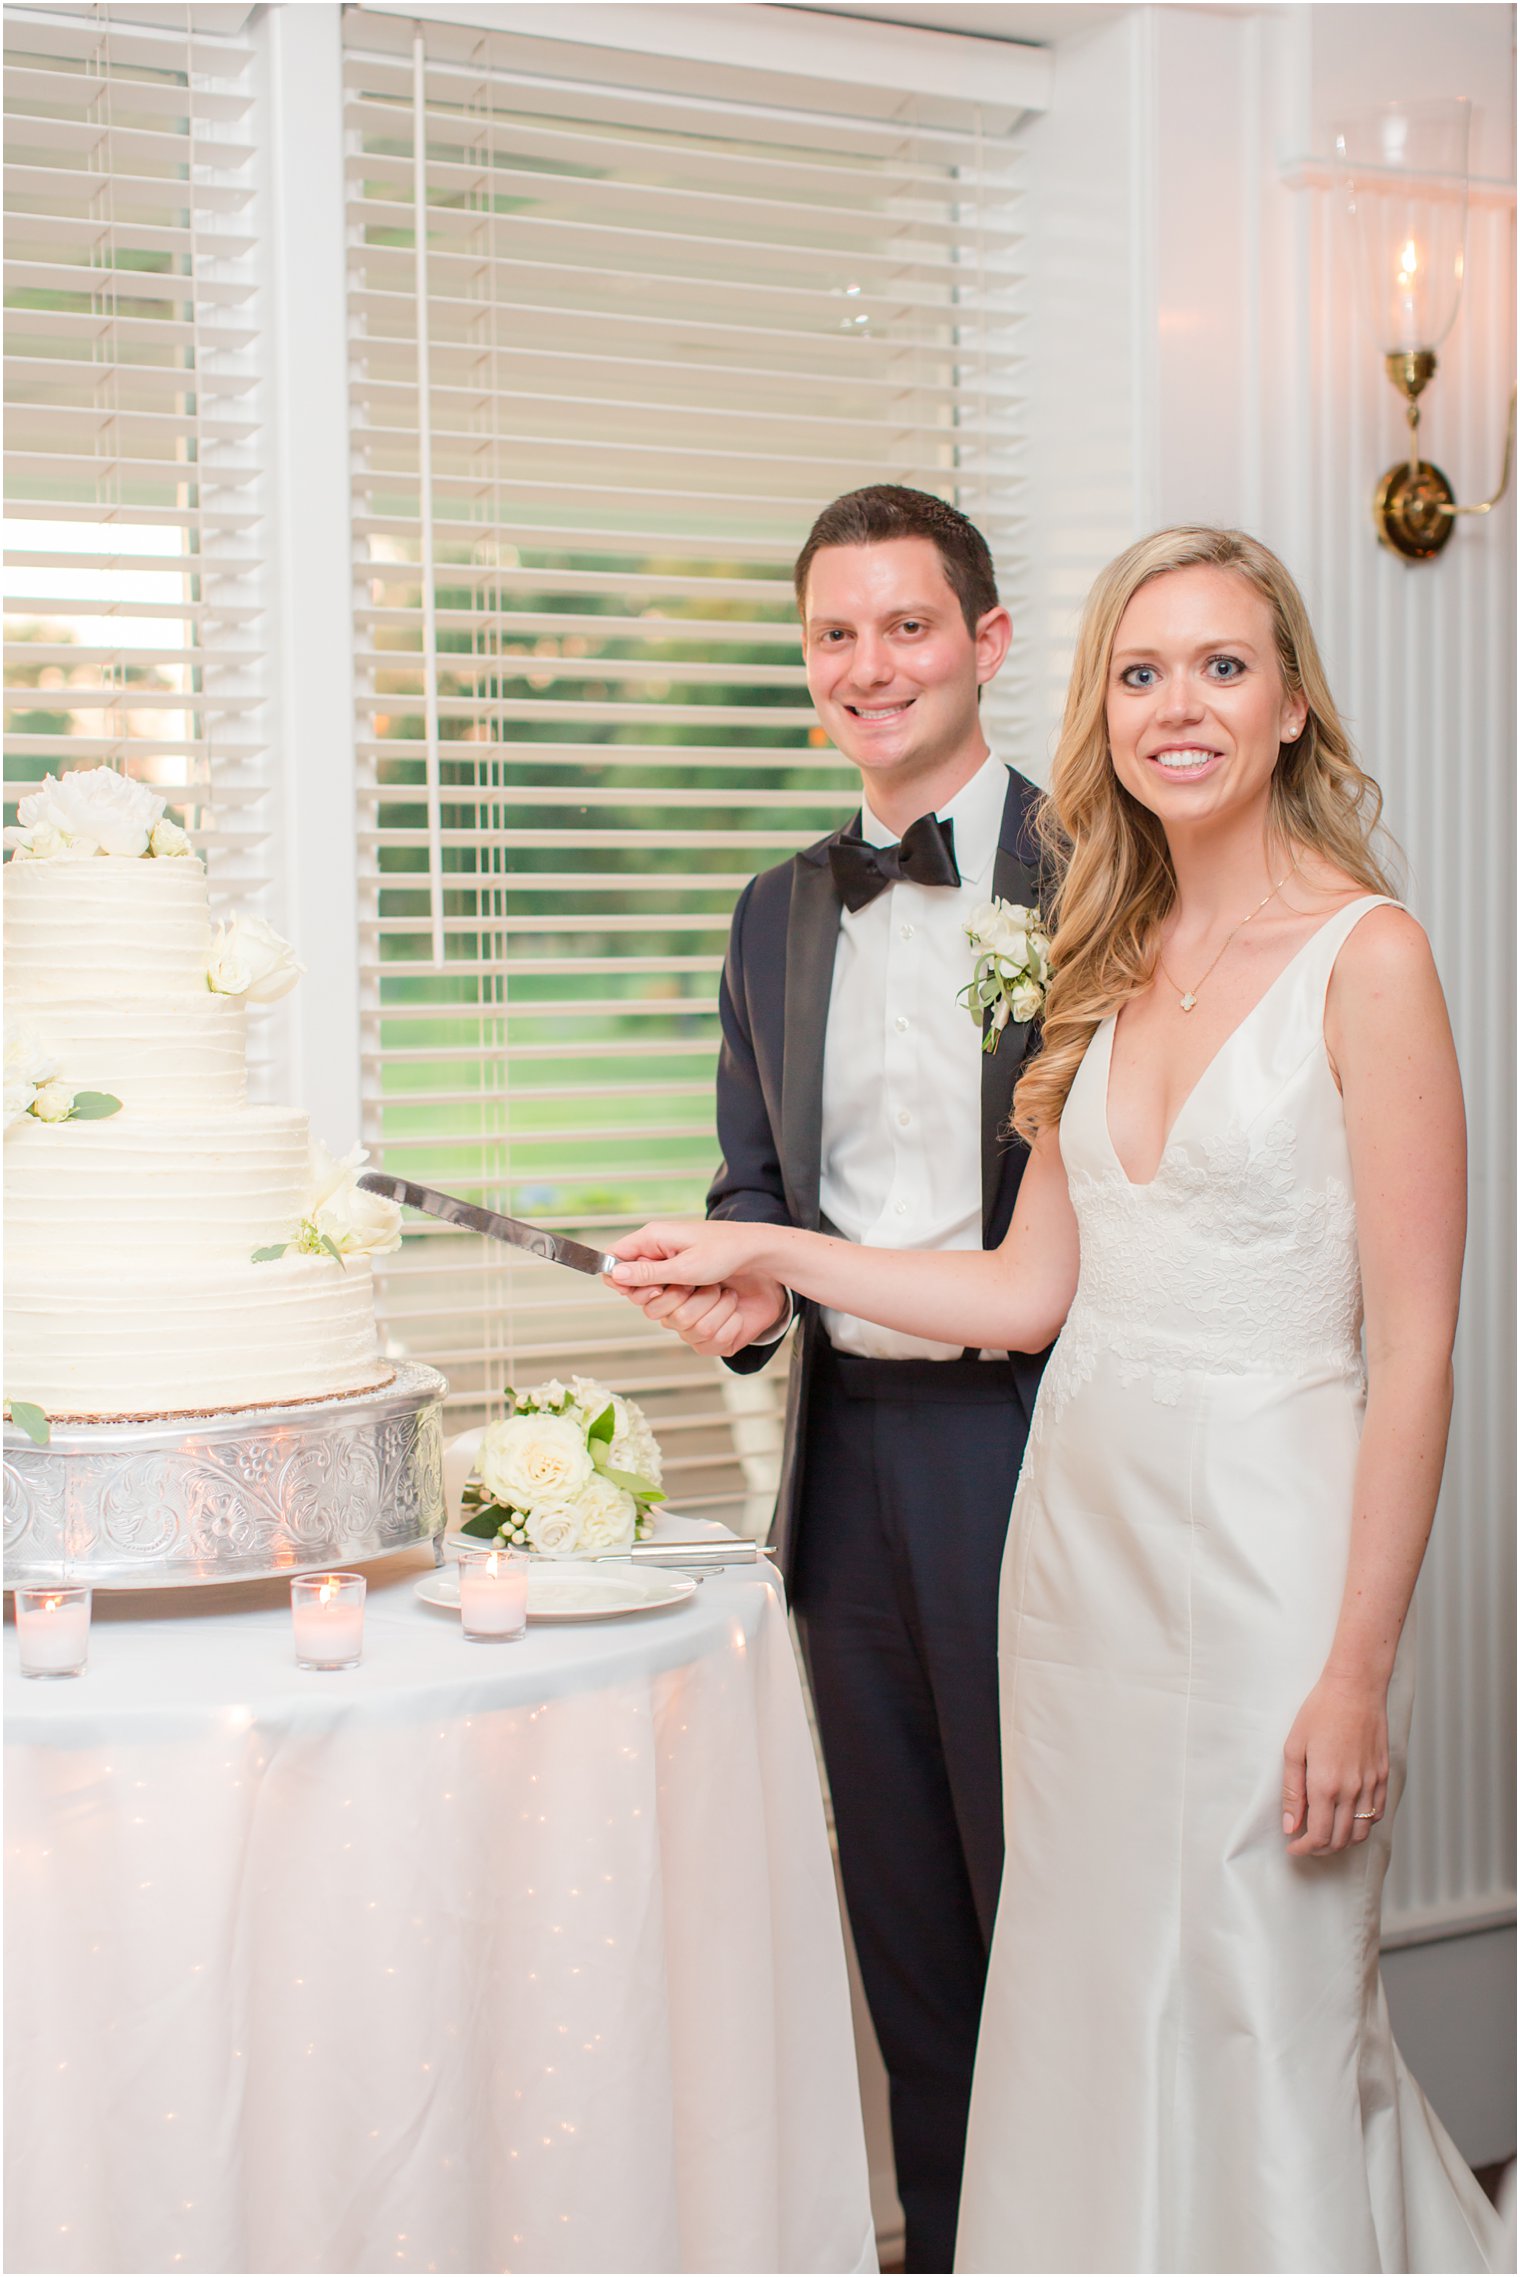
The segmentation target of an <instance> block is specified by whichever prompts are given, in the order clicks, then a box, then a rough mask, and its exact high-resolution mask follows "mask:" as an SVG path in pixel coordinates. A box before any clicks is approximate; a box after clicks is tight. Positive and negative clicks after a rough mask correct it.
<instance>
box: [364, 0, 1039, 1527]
mask: <svg viewBox="0 0 1520 2277" xmlns="http://www.w3.org/2000/svg"><path fill="white" fill-rule="evenodd" d="M545 20H546V21H549V20H551V19H550V16H549V13H548V12H546V13H545ZM850 29H851V31H852V32H854V31H857V30H858V32H859V35H860V37H861V38H862V39H865V38H868V37H869V36H870V29H871V28H870V27H869V26H860V27H855V26H851V27H850ZM345 41H346V50H347V52H346V60H345V73H346V90H347V92H346V115H347V129H348V136H349V152H348V179H349V198H350V206H349V243H350V253H349V264H350V266H349V295H350V319H351V342H352V386H351V438H352V445H353V451H354V465H355V478H354V481H355V492H354V513H355V533H356V559H357V587H356V594H357V601H356V647H357V654H358V659H359V686H358V691H357V749H358V757H359V779H360V801H361V818H362V819H361V864H360V867H361V904H362V946H361V956H362V973H363V989H364V1047H365V1099H366V1116H367V1128H366V1136H367V1139H368V1142H369V1143H370V1145H371V1146H372V1148H373V1149H374V1150H375V1151H376V1153H377V1154H379V1155H381V1156H383V1158H384V1160H385V1162H386V1163H387V1165H388V1166H389V1167H390V1168H392V1169H394V1170H398V1171H401V1172H403V1173H404V1174H406V1175H409V1176H413V1177H417V1178H420V1179H423V1180H425V1181H427V1182H429V1183H433V1184H436V1185H441V1186H444V1187H447V1188H450V1189H452V1190H453V1191H455V1192H460V1193H463V1194H466V1195H468V1196H471V1197H473V1198H476V1199H479V1200H482V1201H484V1202H486V1203H487V1204H488V1205H490V1206H493V1207H498V1208H503V1209H505V1210H507V1211H509V1212H511V1213H512V1214H513V1215H516V1216H520V1217H529V1218H535V1219H538V1220H540V1221H541V1222H543V1223H546V1224H549V1225H551V1226H554V1227H556V1228H558V1229H561V1230H566V1231H571V1232H574V1233H576V1234H577V1235H580V1236H582V1237H585V1238H588V1239H591V1240H593V1241H596V1242H600V1243H605V1242H606V1241H607V1240H609V1239H610V1238H612V1237H614V1236H615V1235H616V1234H617V1233H618V1232H619V1231H621V1230H623V1229H624V1228H626V1227H628V1226H631V1225H635V1224H638V1223H640V1222H641V1221H642V1220H643V1219H644V1218H646V1217H648V1216H650V1215H654V1214H669V1213H673V1212H691V1211H695V1210H699V1209H700V1207H701V1203H702V1196H703V1192H704V1189H705V1186H706V1183H707V1180H708V1178H709V1176H710V1174H711V1171H712V1169H713V1167H714V1163H715V1160H716V1151H717V1150H716V1144H715V1140H714V1136H713V1119H712V1085H713V1074H714V1067H715V1062H716V1054H717V1042H718V1028H717V1018H716V998H717V984H718V975H719V972H720V970H721V965H722V957H723V948H724V941H725V936H726V932H727V926H728V920H729V916H730V912H731V910H732V907H733V902H734V899H735V896H736V894H737V891H738V889H739V887H740V886H741V885H742V883H743V881H744V880H745V879H746V878H747V877H748V876H749V875H750V874H751V873H752V872H753V871H755V870H756V869H758V868H761V867H764V866H766V865H769V864H771V863H774V862H777V861H780V860H782V859H784V858H785V857H786V856H787V855H788V854H790V853H791V852H792V851H793V850H794V849H796V848H797V847H800V846H803V845H806V844H807V843H809V842H810V841H811V840H812V839H814V838H816V837H818V836H820V835H821V834H822V833H824V832H825V831H827V830H829V829H830V828H832V827H833V826H834V825H835V823H836V822H838V821H839V820H841V819H842V818H843V817H844V815H845V814H847V813H848V812H849V811H850V809H851V807H852V806H853V805H854V803H855V798H854V785H855V777H854V775H853V771H852V770H850V769H848V768H847V767H845V766H843V765H842V763H841V762H840V761H839V759H838V757H837V755H835V754H834V753H833V752H832V751H831V750H830V748H829V747H828V746H827V743H826V741H825V738H824V736H823V734H822V731H821V730H820V729H819V728H818V726H817V724H816V722H815V719H814V716H813V713H812V710H811V708H810V705H809V701H808V696H807V689H806V685H805V681H804V676H803V671H802V664H801V656H800V648H799V642H798V634H797V625H796V618H795V612H794V608H793V603H792V593H791V582H790V566H791V562H792V560H793V558H794V556H795V554H796V552H797V549H798V547H799V545H800V544H801V541H802V539H803V537H804V536H805V534H806V532H807V530H808V527H809V525H810V524H811V522H812V520H813V518H814V516H815V514H816V513H817V511H818V510H819V508H820V507H821V506H823V505H824V504H825V503H826V502H827V501H828V500H829V499H831V498H833V497H835V496H836V495H838V494H839V493H840V492H842V491H845V490H848V489H851V488H854V487H857V486H859V485H862V484H865V483H869V482H875V481H883V480H886V481H898V482H904V483H908V484H912V485H914V486H916V487H919V488H923V489H928V490H932V491H936V492H938V493H939V494H941V495H943V496H946V497H952V498H954V499H956V500H957V501H958V502H959V503H961V504H962V505H963V506H965V508H966V509H967V511H968V512H970V513H971V514H972V515H973V517H974V518H975V519H976V520H977V521H978V522H979V523H980V525H981V526H982V528H983V529H984V530H985V531H986V533H987V535H988V537H989V539H990V541H991V542H992V544H993V547H994V552H995V553H996V554H997V555H998V556H999V557H1000V559H1001V561H1002V563H1003V565H1004V567H1005V569H1007V568H1011V566H1012V565H1013V562H1014V560H1015V558H1016V553H1017V541H1018V502H1019V494H1020V469H1021V450H1022V427H1021V420H1020V414H1019V403H1020V393H1021V377H1020V372H1019V368H1018V352H1017V325H1018V315H1019V305H1020V267H1021V264H1020V229H1021V214H1020V184H1019V147H1018V140H1017V135H1016V132H1015V127H1016V118H1015V117H1013V116H1011V115H1010V114H1008V113H1006V112H1003V113H999V114H998V115H997V116H996V118H995V119H989V118H988V117H987V116H985V115H983V116H979V115H978V114H977V113H976V112H975V111H974V110H972V109H971V108H970V107H969V106H960V107H958V108H957V107H956V106H954V105H947V104H946V103H944V102H939V103H937V104H936V105H935V106H934V110H933V116H932V120H929V119H919V118H917V117H915V115H914V111H915V105H914V104H913V102H912V101H910V100H903V99H900V98H892V97H888V96H885V95H874V96H872V95H870V94H869V92H868V91H863V90H862V88H861V87H860V86H852V87H849V88H845V87H843V86H830V85H828V84H827V83H824V82H819V81H810V80H804V79H802V78H800V77H795V76H793V77H789V76H786V75H784V74H782V73H781V72H777V71H766V72H761V71H755V70H745V69H739V68H720V67H717V66H712V65H708V66H704V68H703V71H702V74H701V75H700V82H697V81H695V80H694V79H693V76H692V75H691V74H688V73H685V72H682V71H681V70H679V69H678V68H676V67H674V66H670V65H665V64H662V63H661V62H660V61H659V59H657V58H653V57H646V56H635V55H630V54H627V53H619V52H609V51H608V50H605V49H595V48H591V47H587V46H581V45H576V44H572V43H570V42H569V41H555V40H552V39H547V38H539V37H529V36H520V35H517V34H514V33H490V34H483V33H481V32H479V31H477V30H474V29H470V28H466V27H464V26H457V25H450V24H448V23H445V22H442V21H440V20H439V19H438V18H436V17H432V16H429V17H428V18H426V19H425V20H424V21H421V22H415V21H413V20H412V19H409V18H404V17H399V16H393V15H381V14H377V13H374V12H372V11H366V10H362V9H351V10H349V11H347V12H346V16H345ZM889 110H891V111H892V112H893V115H888V112H889ZM419 217H420V218H419ZM1011 695H1012V691H1011V689H1009V690H1005V691H1003V692H1002V695H1001V697H1000V698H999V699H995V704H994V707H992V708H990V716H991V718H992V719H993V721H994V729H995V728H996V721H997V719H998V718H999V716H1005V715H1006V712H1007V710H1008V709H1009V708H1011ZM950 1016H953V1010H952V1014H951V1015H950ZM383 1302H384V1306H385V1309H386V1313H387V1318H388V1322H389V1326H390V1329H391V1332H392V1335H393V1337H394V1338H395V1340H396V1343H397V1346H398V1348H405V1349H408V1350H413V1351H416V1352H418V1353H423V1354H426V1355H427V1356H429V1357H430V1358H432V1359H434V1360H436V1361H437V1363H438V1364H439V1365H440V1366H441V1367H443V1368H444V1369H445V1370H446V1371H447V1372H448V1374H449V1376H450V1378H451V1381H452V1384H453V1399H454V1403H455V1408H456V1412H457V1414H458V1418H459V1421H460V1422H461V1424H462V1423H465V1422H468V1421H471V1420H478V1419H479V1418H480V1417H481V1416H482V1415H485V1414H488V1413H490V1412H499V1400H500V1395H501V1390H502V1387H503V1385H504V1384H506V1383H507V1382H509V1381H512V1380H516V1381H518V1382H524V1381H531V1380H533V1379H534V1378H535V1377H537V1376H541V1375H545V1374H551V1373H554V1374H560V1375H564V1374H568V1373H569V1372H571V1371H572V1370H574V1369H576V1368H581V1369H584V1370H587V1371H589V1372H595V1373H597V1374H600V1375H603V1376H605V1377H607V1378H609V1379H610V1380H611V1381H612V1382H613V1383H614V1384H615V1385H616V1386H617V1387H618V1388H619V1389H621V1390H624V1391H626V1392H628V1393H630V1394H631V1395H632V1396H634V1397H636V1398H640V1399H643V1400H646V1401H647V1402H648V1403H649V1405H650V1409H651V1412H652V1414H653V1415H654V1417H655V1420H656V1422H657V1425H658V1428H659V1430H660V1433H661V1437H662V1441H663V1443H664V1445H665V1448H666V1453H667V1458H668V1461H669V1465H670V1480H669V1483H670V1485H671V1488H672V1494H673V1499H679V1500H680V1502H681V1503H682V1505H683V1506H684V1507H686V1508H689V1509H691V1510H693V1511H701V1512H704V1513H707V1514H711V1515H717V1516H723V1517H726V1518H730V1519H733V1518H736V1517H738V1518H740V1519H741V1522H742V1520H743V1518H744V1517H745V1516H748V1517H749V1518H751V1519H752V1520H758V1519H759V1518H760V1517H761V1516H762V1515H763V1505H764V1495H763V1492H762V1491H760V1488H761V1473H762V1471H763V1469H764V1462H765V1455H766V1450H767V1445H768V1443H773V1441H774V1437H775V1432H774V1402H775V1398H776V1394H777V1390H778V1383H777V1382H776V1381H772V1380H771V1379H772V1378H777V1379H779V1370H773V1371H771V1374H770V1376H769V1377H767V1378H761V1379H756V1380H754V1381H752V1382H751V1383H750V1384H749V1385H747V1386H746V1385H740V1384H737V1383H736V1382H735V1380H734V1379H733V1378H731V1377H729V1376H727V1374H726V1372H725V1371H722V1370H721V1369H717V1368H716V1367H715V1366H714V1365H713V1364H712V1363H709V1362H703V1361H699V1360H697V1359H695V1358H694V1357H693V1356H692V1355H691V1354H689V1353H687V1352H686V1351H685V1349H684V1348H683V1347H682V1346H680V1345H679V1344H677V1343H676V1342H675V1341H674V1340H673V1339H671V1338H670V1337H669V1336H668V1335H666V1334H665V1333H664V1332H662V1331H652V1330H651V1329H649V1328H648V1327H647V1326H646V1325H645V1323H644V1322H643V1320H642V1318H641V1317H640V1316H639V1315H638V1314H636V1313H635V1312H634V1311H633V1310H632V1309H631V1308H630V1307H628V1306H626V1305H625V1304H624V1303H623V1302H622V1301H621V1300H620V1299H617V1298H615V1297H612V1296H610V1295H609V1294H608V1293H607V1292H605V1291H604V1290H602V1289H601V1288H600V1287H599V1285H597V1284H595V1283H590V1282H587V1283H578V1282H575V1281H572V1279H571V1277H570V1276H569V1275H566V1274H563V1273H559V1272H556V1271H555V1270H554V1269H552V1268H545V1267H542V1266H537V1265H534V1264H532V1263H524V1262H523V1261H521V1260H520V1259H518V1258H517V1257H515V1256H514V1254H513V1253H512V1252H509V1251H507V1250H505V1249H502V1248H500V1247H499V1246H498V1245H496V1244H492V1243H484V1242H479V1241H476V1240H474V1239H472V1238H470V1237H468V1236H465V1235H462V1234H460V1233H459V1232H457V1231H456V1230H455V1229H453V1228H448V1227H433V1226H427V1227H418V1228H416V1229H415V1230H414V1231H412V1232H411V1233H410V1234H409V1236H408V1239H407V1242H406V1245H405V1248H404V1250H403V1252H402V1254H401V1256H400V1258H399V1259H398V1260H395V1261H394V1262H393V1264H392V1266H391V1268H390V1270H388V1271H387V1273H386V1274H385V1278H384V1295H383Z"/></svg>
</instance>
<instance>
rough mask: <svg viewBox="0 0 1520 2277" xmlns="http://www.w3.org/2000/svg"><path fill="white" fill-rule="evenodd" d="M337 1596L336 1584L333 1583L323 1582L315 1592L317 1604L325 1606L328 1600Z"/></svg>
mask: <svg viewBox="0 0 1520 2277" xmlns="http://www.w3.org/2000/svg"><path fill="white" fill-rule="evenodd" d="M337 1594H338V1584H337V1583H336V1582H335V1581H324V1582H323V1584H322V1586H321V1588H320V1589H319V1590H318V1591H317V1598H318V1602H319V1603H321V1604H323V1605H325V1604H326V1603H327V1601H328V1599H329V1598H331V1597H336V1596H337Z"/></svg>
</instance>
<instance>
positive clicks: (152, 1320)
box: [5, 1257, 387, 1416]
mask: <svg viewBox="0 0 1520 2277" xmlns="http://www.w3.org/2000/svg"><path fill="white" fill-rule="evenodd" d="M5 1370H6V1375H5V1380H6V1386H7V1389H8V1390H13V1391H14V1394H15V1396H16V1398H17V1399H28V1400H33V1401H35V1402H36V1404H37V1405H38V1406H39V1407H41V1408H43V1409H45V1410H46V1412H47V1413H48V1414H49V1415H50V1416H66V1415H72V1416H132V1415H176V1414H184V1413H186V1412H187V1411H193V1410H195V1409H198V1408H199V1409H206V1408H217V1407H255V1406H265V1405H269V1404H272V1403H275V1402H278V1401H283V1400H307V1399H320V1398H324V1397H327V1396H330V1395H332V1394H334V1393H338V1392H349V1391H360V1390H362V1389H364V1388H365V1387H366V1386H368V1385H371V1384H375V1383H379V1382H381V1381H382V1380H383V1379H384V1377H385V1375H386V1374H387V1365H386V1363H385V1361H383V1360H382V1359H381V1357H380V1353H379V1348H378V1345H377V1342H376V1337H375V1317H374V1291H373V1286H372V1283H371V1277H370V1268H369V1263H368V1260H367V1259H365V1258H355V1259H352V1260H350V1261H349V1262H348V1263H347V1264H343V1265H340V1264H339V1263H338V1262H337V1260H336V1259H335V1258H331V1257H283V1258H275V1259H271V1260H270V1261H269V1262H268V1263H267V1264H263V1265H250V1264H248V1263H246V1262H245V1263H242V1264H237V1265H223V1266H203V1265H193V1264H186V1265H180V1264H178V1263H176V1264H175V1265H174V1266H173V1268H172V1269H170V1268H167V1267H163V1266H160V1267H159V1268H158V1269H155V1270H151V1271H150V1270H148V1269H144V1270H143V1271H142V1272H140V1273H138V1274H135V1275H133V1276H131V1277H127V1276H121V1277H117V1276H116V1275H114V1274H113V1275H112V1276H111V1278H110V1279H109V1280H102V1278H101V1277H100V1276H99V1275H98V1274H95V1273H92V1272H91V1271H90V1270H89V1268H88V1267H87V1266H86V1267H81V1266H80V1265H78V1264H77V1263H76V1264H74V1265H72V1266H69V1267H67V1268H62V1269H51V1270H46V1271H43V1270H39V1269H38V1268H37V1267H35V1266H29V1267H27V1268H26V1269H25V1270H24V1271H18V1270H17V1269H16V1267H15V1265H14V1263H12V1265H11V1267H10V1269H9V1270H8V1272H7V1274H6V1287H5Z"/></svg>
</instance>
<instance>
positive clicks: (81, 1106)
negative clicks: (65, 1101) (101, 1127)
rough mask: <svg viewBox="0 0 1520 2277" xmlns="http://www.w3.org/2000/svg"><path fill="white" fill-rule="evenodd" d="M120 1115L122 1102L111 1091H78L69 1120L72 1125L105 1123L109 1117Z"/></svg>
mask: <svg viewBox="0 0 1520 2277" xmlns="http://www.w3.org/2000/svg"><path fill="white" fill-rule="evenodd" d="M120 1113H121V1101H120V1100H119V1099H117V1098H115V1097H113V1095H112V1094H111V1093H110V1092H109V1091H76V1092H75V1094H74V1104H73V1107H72V1108H71V1109H70V1111H69V1116H68V1120H69V1121H70V1122H71V1123H103V1122H104V1121H105V1119H106V1117H107V1115H119V1114H120Z"/></svg>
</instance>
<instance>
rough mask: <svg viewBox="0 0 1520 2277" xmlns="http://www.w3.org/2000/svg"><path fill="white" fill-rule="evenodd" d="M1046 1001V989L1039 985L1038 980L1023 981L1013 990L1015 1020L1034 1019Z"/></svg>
mask: <svg viewBox="0 0 1520 2277" xmlns="http://www.w3.org/2000/svg"><path fill="white" fill-rule="evenodd" d="M1044 1001H1045V991H1044V990H1043V989H1042V988H1041V987H1040V986H1039V984H1038V982H1036V981H1032V980H1026V981H1021V982H1020V984H1019V986H1018V987H1017V988H1016V989H1014V990H1013V992H1012V1002H1013V1016H1014V1018H1015V1020H1018V1021H1020V1022H1022V1021H1025V1020H1032V1019H1034V1018H1035V1016H1036V1014H1037V1013H1038V1012H1039V1009H1040V1006H1041V1005H1042V1004H1043V1003H1044Z"/></svg>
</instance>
